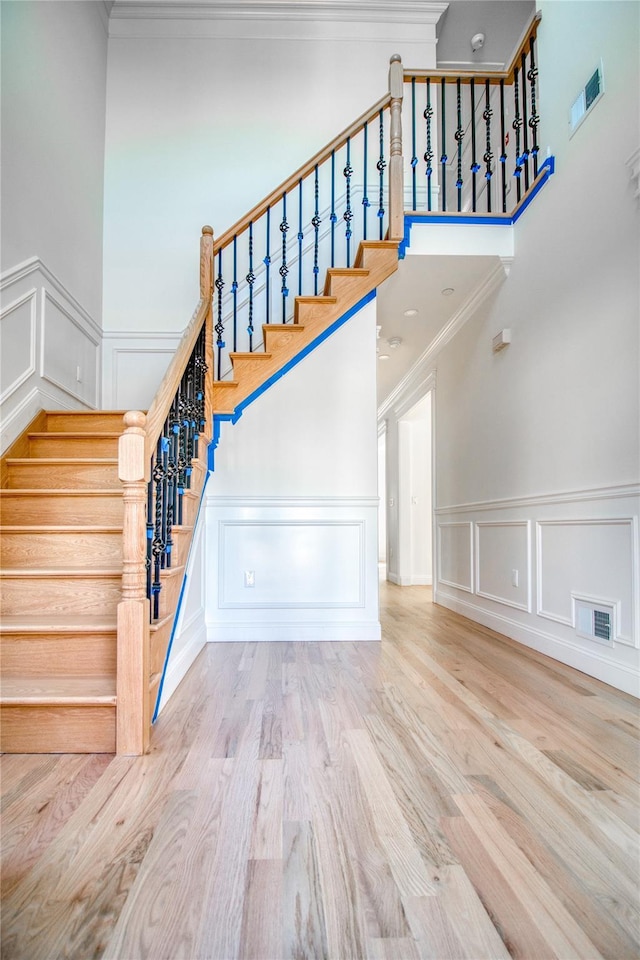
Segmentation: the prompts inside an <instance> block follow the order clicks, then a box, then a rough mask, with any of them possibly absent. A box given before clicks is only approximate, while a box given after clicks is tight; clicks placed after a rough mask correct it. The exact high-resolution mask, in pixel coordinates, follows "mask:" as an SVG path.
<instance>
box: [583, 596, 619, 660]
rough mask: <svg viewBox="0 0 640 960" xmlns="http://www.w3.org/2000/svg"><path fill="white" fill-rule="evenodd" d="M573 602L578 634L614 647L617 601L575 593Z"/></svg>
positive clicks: (586, 638)
mask: <svg viewBox="0 0 640 960" xmlns="http://www.w3.org/2000/svg"><path fill="white" fill-rule="evenodd" d="M573 604H574V623H575V627H576V634H577V635H578V636H579V637H583V638H584V639H585V640H593V641H594V642H595V643H603V644H604V645H605V646H607V647H612V646H613V638H614V636H615V617H616V607H617V603H615V602H611V601H608V600H596V599H595V598H594V597H578V596H576V595H575V594H573Z"/></svg>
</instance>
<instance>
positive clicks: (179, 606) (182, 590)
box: [151, 444, 212, 723]
mask: <svg viewBox="0 0 640 960" xmlns="http://www.w3.org/2000/svg"><path fill="white" fill-rule="evenodd" d="M211 446H212V444H210V445H209V447H211ZM209 473H210V471H207V476H206V477H205V481H204V483H203V485H202V490H201V491H200V502H199V503H198V511H197V514H196V519H195V522H194V524H193V530H194V536H193V537H192V539H191V546H190V547H189V556H188V557H187V562H186V564H185V570H186V569H187V568H188V566H189V559H190V557H191V550H192V549H193V542H194V540H195V531H196V529H197V526H198V520H199V518H200V508H201V507H202V503H203V500H204V492H205V490H206V488H207V480H208V479H209ZM187 580H188V577H187V574H186V573H185V575H184V577H183V578H182V586H181V587H180V596H179V597H178V604H177V606H176V613H175V616H174V618H173V624H172V626H171V636H170V638H169V645H168V647H167V654H166V656H165V658H164V666H163V667H162V676H161V677H160V685H159V686H158V696H157V697H156V705H155V707H154V711H153V717H152V718H151V723H155V722H156V720H157V719H158V711H159V710H160V701H161V700H162V690H163V687H164V681H165V677H166V675H167V667H168V665H169V657H170V656H171V648H172V646H173V640H174V637H175V633H176V625H177V623H178V619H179V617H180V610H181V609H182V601H183V599H184V593H185V590H186V586H187Z"/></svg>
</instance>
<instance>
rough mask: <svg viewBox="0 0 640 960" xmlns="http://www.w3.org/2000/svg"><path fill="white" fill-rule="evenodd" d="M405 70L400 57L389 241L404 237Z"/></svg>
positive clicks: (393, 79) (395, 62) (395, 66)
mask: <svg viewBox="0 0 640 960" xmlns="http://www.w3.org/2000/svg"><path fill="white" fill-rule="evenodd" d="M403 91H404V70H403V69H402V60H401V59H400V54H399V53H395V54H394V55H393V56H392V57H391V61H390V65H389V93H390V95H391V104H390V114H391V121H390V139H391V143H390V148H389V240H402V238H403V237H404V161H403V158H402V95H403Z"/></svg>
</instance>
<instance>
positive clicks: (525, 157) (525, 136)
mask: <svg viewBox="0 0 640 960" xmlns="http://www.w3.org/2000/svg"><path fill="white" fill-rule="evenodd" d="M521 64H522V87H523V90H522V140H523V148H524V149H523V151H522V166H523V168H524V189H525V190H528V189H529V121H528V116H527V113H528V107H527V87H526V84H525V78H526V68H527V63H526V54H525V53H524V51H523V53H522V56H521Z"/></svg>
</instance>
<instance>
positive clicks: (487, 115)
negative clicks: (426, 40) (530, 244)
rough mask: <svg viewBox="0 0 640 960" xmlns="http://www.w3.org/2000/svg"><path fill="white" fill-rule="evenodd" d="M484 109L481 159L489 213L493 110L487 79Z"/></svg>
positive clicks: (489, 211) (489, 85)
mask: <svg viewBox="0 0 640 960" xmlns="http://www.w3.org/2000/svg"><path fill="white" fill-rule="evenodd" d="M484 104H485V105H484V111H483V113H482V118H483V120H484V122H485V128H486V134H487V141H486V150H485V152H484V156H483V158H482V159H483V160H484V162H485V165H486V170H485V174H484V176H485V180H486V181H487V213H491V177H492V176H493V167H492V161H493V153H492V152H491V117H492V116H493V110H492V109H491V84H490V81H489V79H487V80H486V81H485V101H484Z"/></svg>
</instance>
